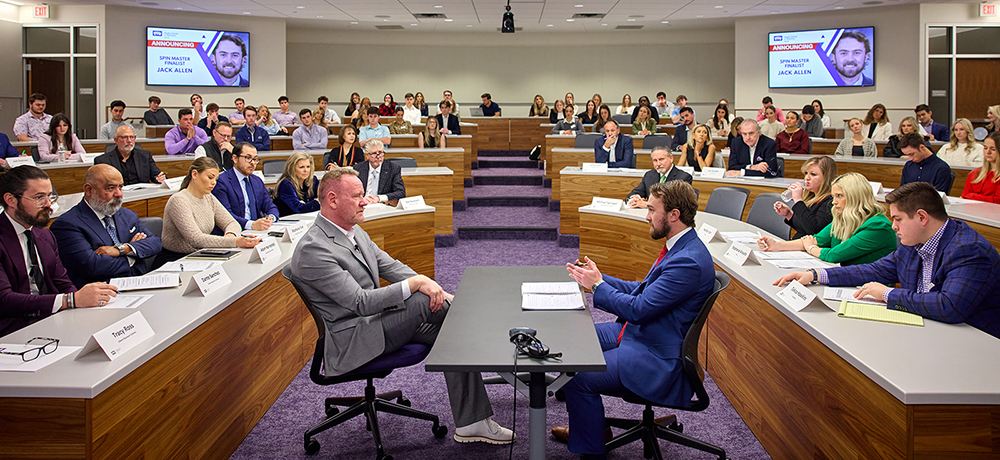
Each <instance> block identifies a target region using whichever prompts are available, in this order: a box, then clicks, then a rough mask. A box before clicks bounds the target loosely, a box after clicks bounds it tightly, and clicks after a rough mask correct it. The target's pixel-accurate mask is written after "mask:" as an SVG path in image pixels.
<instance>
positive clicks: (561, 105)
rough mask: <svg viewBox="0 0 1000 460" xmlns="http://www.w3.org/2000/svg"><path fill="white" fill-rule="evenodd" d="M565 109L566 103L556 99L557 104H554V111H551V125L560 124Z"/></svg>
mask: <svg viewBox="0 0 1000 460" xmlns="http://www.w3.org/2000/svg"><path fill="white" fill-rule="evenodd" d="M565 108H566V103H565V102H563V100H562V99H556V102H555V103H553V104H552V110H549V123H558V122H559V120H562V119H563V116H564V114H565V113H564V112H565V110H563V109H565Z"/></svg>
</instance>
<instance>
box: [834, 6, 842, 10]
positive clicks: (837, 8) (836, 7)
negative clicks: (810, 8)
mask: <svg viewBox="0 0 1000 460" xmlns="http://www.w3.org/2000/svg"><path fill="white" fill-rule="evenodd" d="M833 9H835V10H842V9H844V7H842V6H835V7H833Z"/></svg>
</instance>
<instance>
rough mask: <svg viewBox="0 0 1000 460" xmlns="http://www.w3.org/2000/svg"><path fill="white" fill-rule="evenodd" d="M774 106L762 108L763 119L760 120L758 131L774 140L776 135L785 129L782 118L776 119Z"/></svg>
mask: <svg viewBox="0 0 1000 460" xmlns="http://www.w3.org/2000/svg"><path fill="white" fill-rule="evenodd" d="M775 109H776V107H774V106H773V105H772V106H768V107H767V108H765V109H764V120H763V121H761V122H760V132H761V134H763V135H765V136H767V137H770V138H771V140H774V139H776V138H777V137H778V133H780V132H781V131H782V130H783V129H785V122H784V120H778V117H777V112H775Z"/></svg>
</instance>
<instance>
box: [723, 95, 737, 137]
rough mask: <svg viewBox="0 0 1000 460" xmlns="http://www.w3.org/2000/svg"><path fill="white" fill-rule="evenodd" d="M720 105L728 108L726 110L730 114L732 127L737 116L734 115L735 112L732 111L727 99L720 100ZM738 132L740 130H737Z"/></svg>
mask: <svg viewBox="0 0 1000 460" xmlns="http://www.w3.org/2000/svg"><path fill="white" fill-rule="evenodd" d="M719 105H721V106H725V107H726V110H727V111H728V112H729V124H730V125H732V123H733V118H734V117H735V116H736V115H734V114H733V112H734V110H733V109H731V108H729V101H727V100H726V98H722V99H719ZM732 131H733V130H730V132H732ZM736 131H739V129H736Z"/></svg>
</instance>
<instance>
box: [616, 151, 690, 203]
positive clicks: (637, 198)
mask: <svg viewBox="0 0 1000 460" xmlns="http://www.w3.org/2000/svg"><path fill="white" fill-rule="evenodd" d="M649 155H650V157H651V158H652V160H653V169H650V170H649V171H646V174H644V175H643V176H642V181H640V182H639V185H636V186H635V188H634V189H632V191H631V192H629V194H628V196H627V197H625V201H626V202H627V203H628V206H629V207H630V208H645V207H646V200H647V199H649V189H650V187H652V186H653V184H662V183H664V182H669V181H672V180H682V181H684V182H687V183H689V184H690V183H691V181H692V180H693V178H692V177H691V175H690V174H688V173H686V172H684V171H681V170H680V169H677V168H675V167H674V154H672V153H670V151H669V150H667V147H666V146H663V145H657V146H656V147H653V151H652V152H650V154H649ZM681 158H683V157H681Z"/></svg>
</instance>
